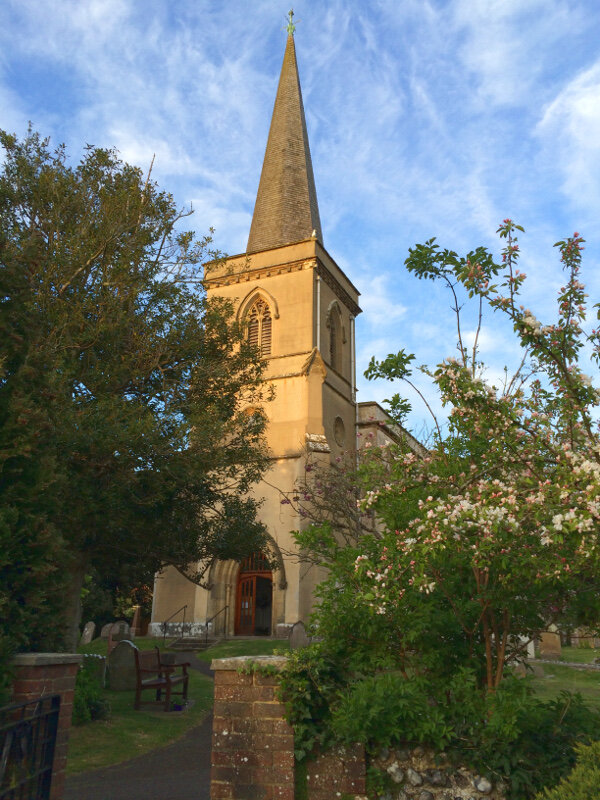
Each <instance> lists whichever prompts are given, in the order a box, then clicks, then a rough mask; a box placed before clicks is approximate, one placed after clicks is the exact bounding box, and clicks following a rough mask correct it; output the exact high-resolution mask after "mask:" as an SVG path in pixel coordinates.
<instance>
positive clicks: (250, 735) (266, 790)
mask: <svg viewBox="0 0 600 800" xmlns="http://www.w3.org/2000/svg"><path fill="white" fill-rule="evenodd" d="M285 662H286V659H285V658H283V657H281V656H243V657H240V658H220V659H215V660H214V661H213V662H212V664H211V667H212V669H213V670H214V671H215V705H214V711H213V714H214V716H213V739H212V761H211V763H212V767H211V781H210V797H211V800H294V735H293V731H292V728H291V727H290V726H289V725H288V723H287V722H286V720H285V718H284V707H283V705H282V704H281V703H280V702H279V701H278V700H277V699H276V698H275V687H276V686H277V682H278V681H277V676H276V675H272V674H271V675H269V674H265V668H269V669H270V668H275V669H276V670H279V669H281V668H282V667H283V665H284V664H285ZM250 669H251V670H252V671H251V672H250V671H248V670H250ZM243 670H245V671H243Z"/></svg>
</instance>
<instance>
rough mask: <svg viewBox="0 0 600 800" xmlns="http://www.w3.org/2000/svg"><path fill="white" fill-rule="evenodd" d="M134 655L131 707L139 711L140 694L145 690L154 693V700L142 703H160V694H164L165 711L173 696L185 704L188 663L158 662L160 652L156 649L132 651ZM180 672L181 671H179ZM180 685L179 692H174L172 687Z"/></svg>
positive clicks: (168, 708)
mask: <svg viewBox="0 0 600 800" xmlns="http://www.w3.org/2000/svg"><path fill="white" fill-rule="evenodd" d="M134 655H135V677H136V687H135V703H134V704H133V707H134V708H135V710H136V711H139V709H140V706H141V705H142V699H141V698H142V692H143V691H144V690H145V689H152V690H153V691H155V692H156V698H155V700H152V701H150V700H146V701H144V702H146V703H149V702H160V701H161V699H162V693H163V691H164V693H165V711H169V710H170V708H171V698H172V697H173V695H176V696H178V697H179V696H181V698H182V702H183V703H185V701H186V700H187V694H188V680H189V675H188V671H187V669H188V667H189V666H190V665H189V663H185V664H164V663H163V662H162V661H161V660H160V651H159V649H158V647H155V648H154V650H138V649H137V647H136V648H135V650H134ZM179 670H181V671H179ZM180 683H181V684H182V687H181V691H180V692H174V691H173V686H177V685H178V684H180Z"/></svg>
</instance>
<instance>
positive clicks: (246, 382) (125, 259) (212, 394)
mask: <svg viewBox="0 0 600 800" xmlns="http://www.w3.org/2000/svg"><path fill="white" fill-rule="evenodd" d="M0 143H1V144H2V146H3V148H4V151H5V160H4V164H3V166H2V171H1V172H0V617H2V618H3V619H4V620H5V623H4V631H3V632H2V638H0V648H1V649H2V652H3V653H4V654H5V655H6V654H7V653H8V652H10V651H13V650H14V649H15V648H20V649H26V648H28V647H33V646H35V647H43V648H46V647H56V646H57V645H59V644H60V642H59V641H58V640H59V639H61V638H62V644H63V645H64V646H66V647H69V648H71V647H73V646H74V644H75V637H76V632H77V625H78V622H79V618H78V609H79V598H80V590H81V584H82V581H83V579H84V576H85V574H86V571H89V570H90V568H92V567H93V568H94V569H95V570H96V572H97V573H98V574H100V575H103V574H112V575H115V574H118V572H119V570H121V569H126V570H127V572H128V575H129V576H131V575H132V574H133V575H135V574H139V576H140V579H143V580H144V581H145V582H148V581H149V580H151V576H152V574H153V572H154V570H156V569H157V568H159V567H160V566H161V565H163V564H173V565H175V566H176V567H177V568H179V569H181V570H182V571H185V572H187V573H188V574H190V575H191V576H192V577H195V578H196V579H199V578H200V577H201V576H200V574H199V573H198V571H197V569H196V566H195V564H196V563H197V562H205V563H206V561H207V560H210V559H211V558H213V557H215V556H217V557H222V558H226V557H243V556H245V555H246V554H247V553H248V552H251V551H252V550H255V549H260V546H261V544H262V535H263V531H262V527H261V526H260V525H259V524H257V523H256V521H255V511H256V504H255V501H253V500H251V499H249V498H248V496H247V494H246V493H247V491H248V489H249V488H250V486H251V485H252V483H254V482H255V481H257V480H258V479H259V478H260V476H261V474H262V471H263V470H264V469H265V467H266V463H267V460H266V450H265V445H264V440H263V427H264V426H263V425H258V426H257V425H256V415H254V416H253V417H252V420H251V424H250V423H249V419H250V418H249V416H248V415H247V414H244V413H243V408H244V407H247V406H248V405H252V406H254V407H256V406H257V405H258V406H260V404H261V402H262V401H263V400H264V399H266V398H265V397H264V394H265V388H264V384H263V383H262V381H261V362H260V358H259V356H258V353H257V351H256V349H254V348H252V347H250V346H249V345H248V344H247V343H246V342H245V340H244V337H243V332H242V331H241V330H240V328H239V326H238V325H237V324H236V323H235V320H234V318H233V317H232V314H231V309H230V308H229V307H228V306H227V304H226V303H225V302H212V301H211V303H208V302H207V300H206V297H205V294H204V292H203V288H202V280H201V274H202V268H201V264H202V261H205V260H206V259H207V258H208V257H211V258H212V257H214V254H212V253H210V252H209V249H208V248H209V246H210V239H209V238H201V239H197V238H196V236H195V235H194V234H193V233H191V232H182V219H183V218H184V217H186V216H187V215H188V214H189V213H190V212H188V211H184V212H182V211H179V210H178V209H177V207H176V205H175V203H174V200H173V197H172V196H171V195H170V194H168V193H167V192H164V191H161V190H160V189H159V188H158V186H157V185H156V184H155V183H154V182H153V181H152V180H151V177H150V176H145V175H144V174H143V173H142V171H141V170H139V169H138V168H136V167H132V166H129V165H128V164H124V163H123V162H121V161H120V159H119V158H118V155H117V154H116V153H115V152H114V151H111V150H103V149H99V148H93V147H88V148H87V149H86V152H85V155H84V157H83V159H82V160H81V162H80V163H79V164H78V165H76V166H70V164H69V162H68V159H67V155H66V153H65V150H64V148H63V147H59V148H58V149H56V150H52V149H51V148H50V146H49V142H48V141H45V140H43V139H42V138H40V136H39V135H37V134H36V133H33V132H31V131H30V133H29V135H28V136H27V137H26V138H25V139H24V140H22V141H18V140H17V139H16V138H15V137H13V136H10V135H8V134H6V133H1V134H0ZM263 421H264V420H263ZM60 634H62V637H61V635H60Z"/></svg>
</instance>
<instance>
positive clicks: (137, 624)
mask: <svg viewBox="0 0 600 800" xmlns="http://www.w3.org/2000/svg"><path fill="white" fill-rule="evenodd" d="M141 627H142V609H141V607H140V606H135V611H134V612H133V619H132V620H131V633H132V638H133V636H137V635H138V634H139V633H140V630H141Z"/></svg>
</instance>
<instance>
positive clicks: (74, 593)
mask: <svg viewBox="0 0 600 800" xmlns="http://www.w3.org/2000/svg"><path fill="white" fill-rule="evenodd" d="M86 569H87V559H86V558H85V557H84V556H83V555H82V554H80V553H78V554H77V555H76V556H74V557H73V560H72V561H71V564H70V567H69V578H70V579H69V584H68V587H67V595H66V597H65V610H64V622H65V635H64V650H65V652H67V653H75V652H76V651H77V645H78V644H79V625H80V623H81V589H82V587H83V581H84V580H85V573H86Z"/></svg>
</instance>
